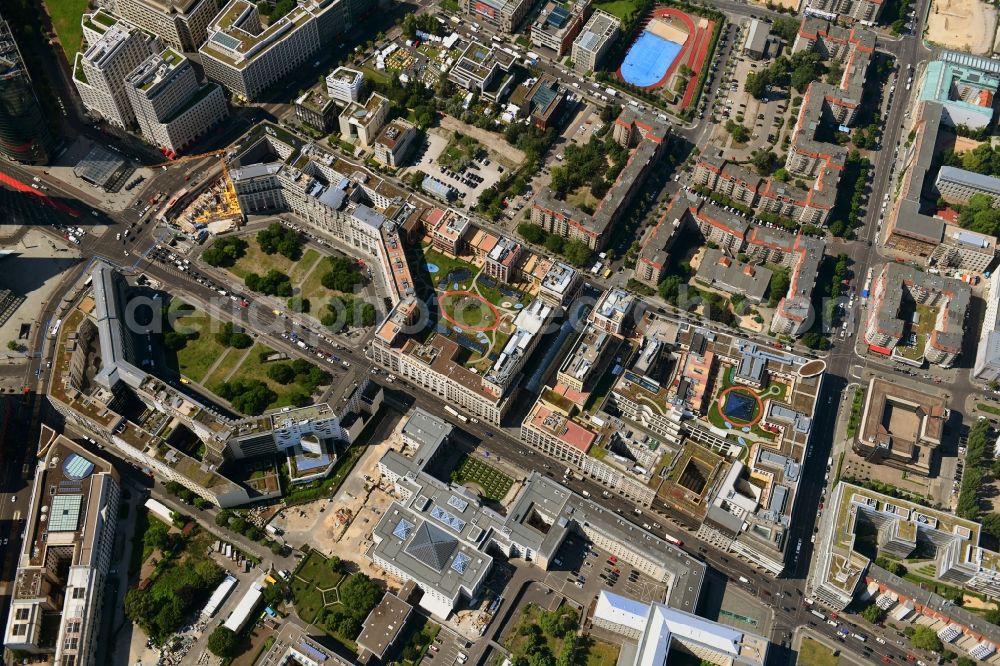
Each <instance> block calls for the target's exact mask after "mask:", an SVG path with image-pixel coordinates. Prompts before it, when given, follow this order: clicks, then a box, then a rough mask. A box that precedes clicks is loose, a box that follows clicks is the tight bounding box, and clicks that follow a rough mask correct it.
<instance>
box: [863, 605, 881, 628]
mask: <svg viewBox="0 0 1000 666" xmlns="http://www.w3.org/2000/svg"><path fill="white" fill-rule="evenodd" d="M861 617H863V618H865V619H866V620H868V621H869V622H871V623H872V624H879V623H880V622H882V620H883V618H885V611H883V610H882V609H881V608H879V607H878V606H877V605H876V604H870V605H868V606H867V607H866V608H865V609H864V610H863V611H861Z"/></svg>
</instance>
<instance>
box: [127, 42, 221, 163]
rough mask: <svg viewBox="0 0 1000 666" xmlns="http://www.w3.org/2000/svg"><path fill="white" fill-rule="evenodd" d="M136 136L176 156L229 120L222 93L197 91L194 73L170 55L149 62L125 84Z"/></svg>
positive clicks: (207, 88) (212, 87)
mask: <svg viewBox="0 0 1000 666" xmlns="http://www.w3.org/2000/svg"><path fill="white" fill-rule="evenodd" d="M125 93H126V95H127V96H128V100H129V103H130V104H131V106H132V111H133V113H134V114H135V118H136V122H137V123H138V124H139V130H140V131H141V132H142V134H143V136H144V137H145V138H146V140H147V141H149V142H150V143H153V144H156V145H158V146H160V147H161V148H163V149H165V151H166V153H167V154H168V155H172V154H175V153H179V152H180V151H181V150H183V149H184V148H185V147H187V146H188V145H190V144H191V143H192V142H194V140H195V139H197V138H198V137H199V136H201V135H203V134H204V133H205V132H207V131H208V130H210V129H212V128H213V127H215V126H216V125H218V124H219V123H220V122H222V121H223V120H224V119H225V118H226V117H227V116H228V115H229V106H228V105H227V104H226V97H225V95H224V94H223V92H222V88H221V87H219V85H218V84H216V83H206V84H204V85H198V79H197V77H196V75H195V71H194V67H193V66H192V65H191V62H190V61H189V60H188V59H187V58H185V57H184V56H183V55H181V54H179V53H177V52H176V51H174V50H173V49H166V50H164V51H163V52H161V53H159V54H157V55H152V56H149V58H147V59H146V61H145V62H143V63H142V64H141V65H139V67H137V68H136V69H135V70H133V71H132V72H131V73H130V74H129V75H128V77H127V78H126V79H125Z"/></svg>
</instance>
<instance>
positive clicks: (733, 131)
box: [726, 120, 750, 143]
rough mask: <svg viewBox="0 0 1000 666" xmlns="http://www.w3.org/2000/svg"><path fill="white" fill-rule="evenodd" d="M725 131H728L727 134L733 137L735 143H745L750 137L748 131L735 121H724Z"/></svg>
mask: <svg viewBox="0 0 1000 666" xmlns="http://www.w3.org/2000/svg"><path fill="white" fill-rule="evenodd" d="M726 131H727V132H729V135H730V136H731V137H733V141H735V142H736V143H746V142H747V141H748V140H749V139H750V131H749V130H747V128H746V127H744V126H743V125H741V124H739V123H737V122H735V121H732V120H727V121H726Z"/></svg>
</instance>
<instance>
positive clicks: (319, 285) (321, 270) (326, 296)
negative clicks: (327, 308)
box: [298, 266, 338, 308]
mask: <svg viewBox="0 0 1000 666" xmlns="http://www.w3.org/2000/svg"><path fill="white" fill-rule="evenodd" d="M329 272H330V271H329V270H328V269H327V268H326V267H324V266H317V267H316V268H315V270H313V272H312V273H311V274H310V275H309V277H307V278H306V279H305V281H304V282H303V283H302V284H300V285H299V291H298V295H299V296H301V297H302V298H308V299H309V300H310V301H311V303H310V304H311V305H312V306H313V307H314V308H318V307H319V305H320V303H328V302H329V301H330V299H331V298H333V297H334V296H336V295H337V293H338V292H336V291H333V290H332V289H327V288H326V287H324V286H323V276H324V275H326V274H327V273H329Z"/></svg>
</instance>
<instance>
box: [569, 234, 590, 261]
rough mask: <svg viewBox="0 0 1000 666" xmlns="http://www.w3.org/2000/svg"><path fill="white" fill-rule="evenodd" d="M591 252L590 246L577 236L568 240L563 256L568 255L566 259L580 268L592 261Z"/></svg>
mask: <svg viewBox="0 0 1000 666" xmlns="http://www.w3.org/2000/svg"><path fill="white" fill-rule="evenodd" d="M590 254H591V250H590V247H588V246H587V244H586V243H584V242H583V241H581V240H578V239H576V238H573V239H571V240H570V241H568V242H567V243H566V245H565V246H564V247H563V256H564V257H566V261H568V262H569V263H571V264H573V265H574V266H576V267H578V268H579V267H581V266H585V265H586V264H587V263H588V262H589V261H590Z"/></svg>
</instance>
